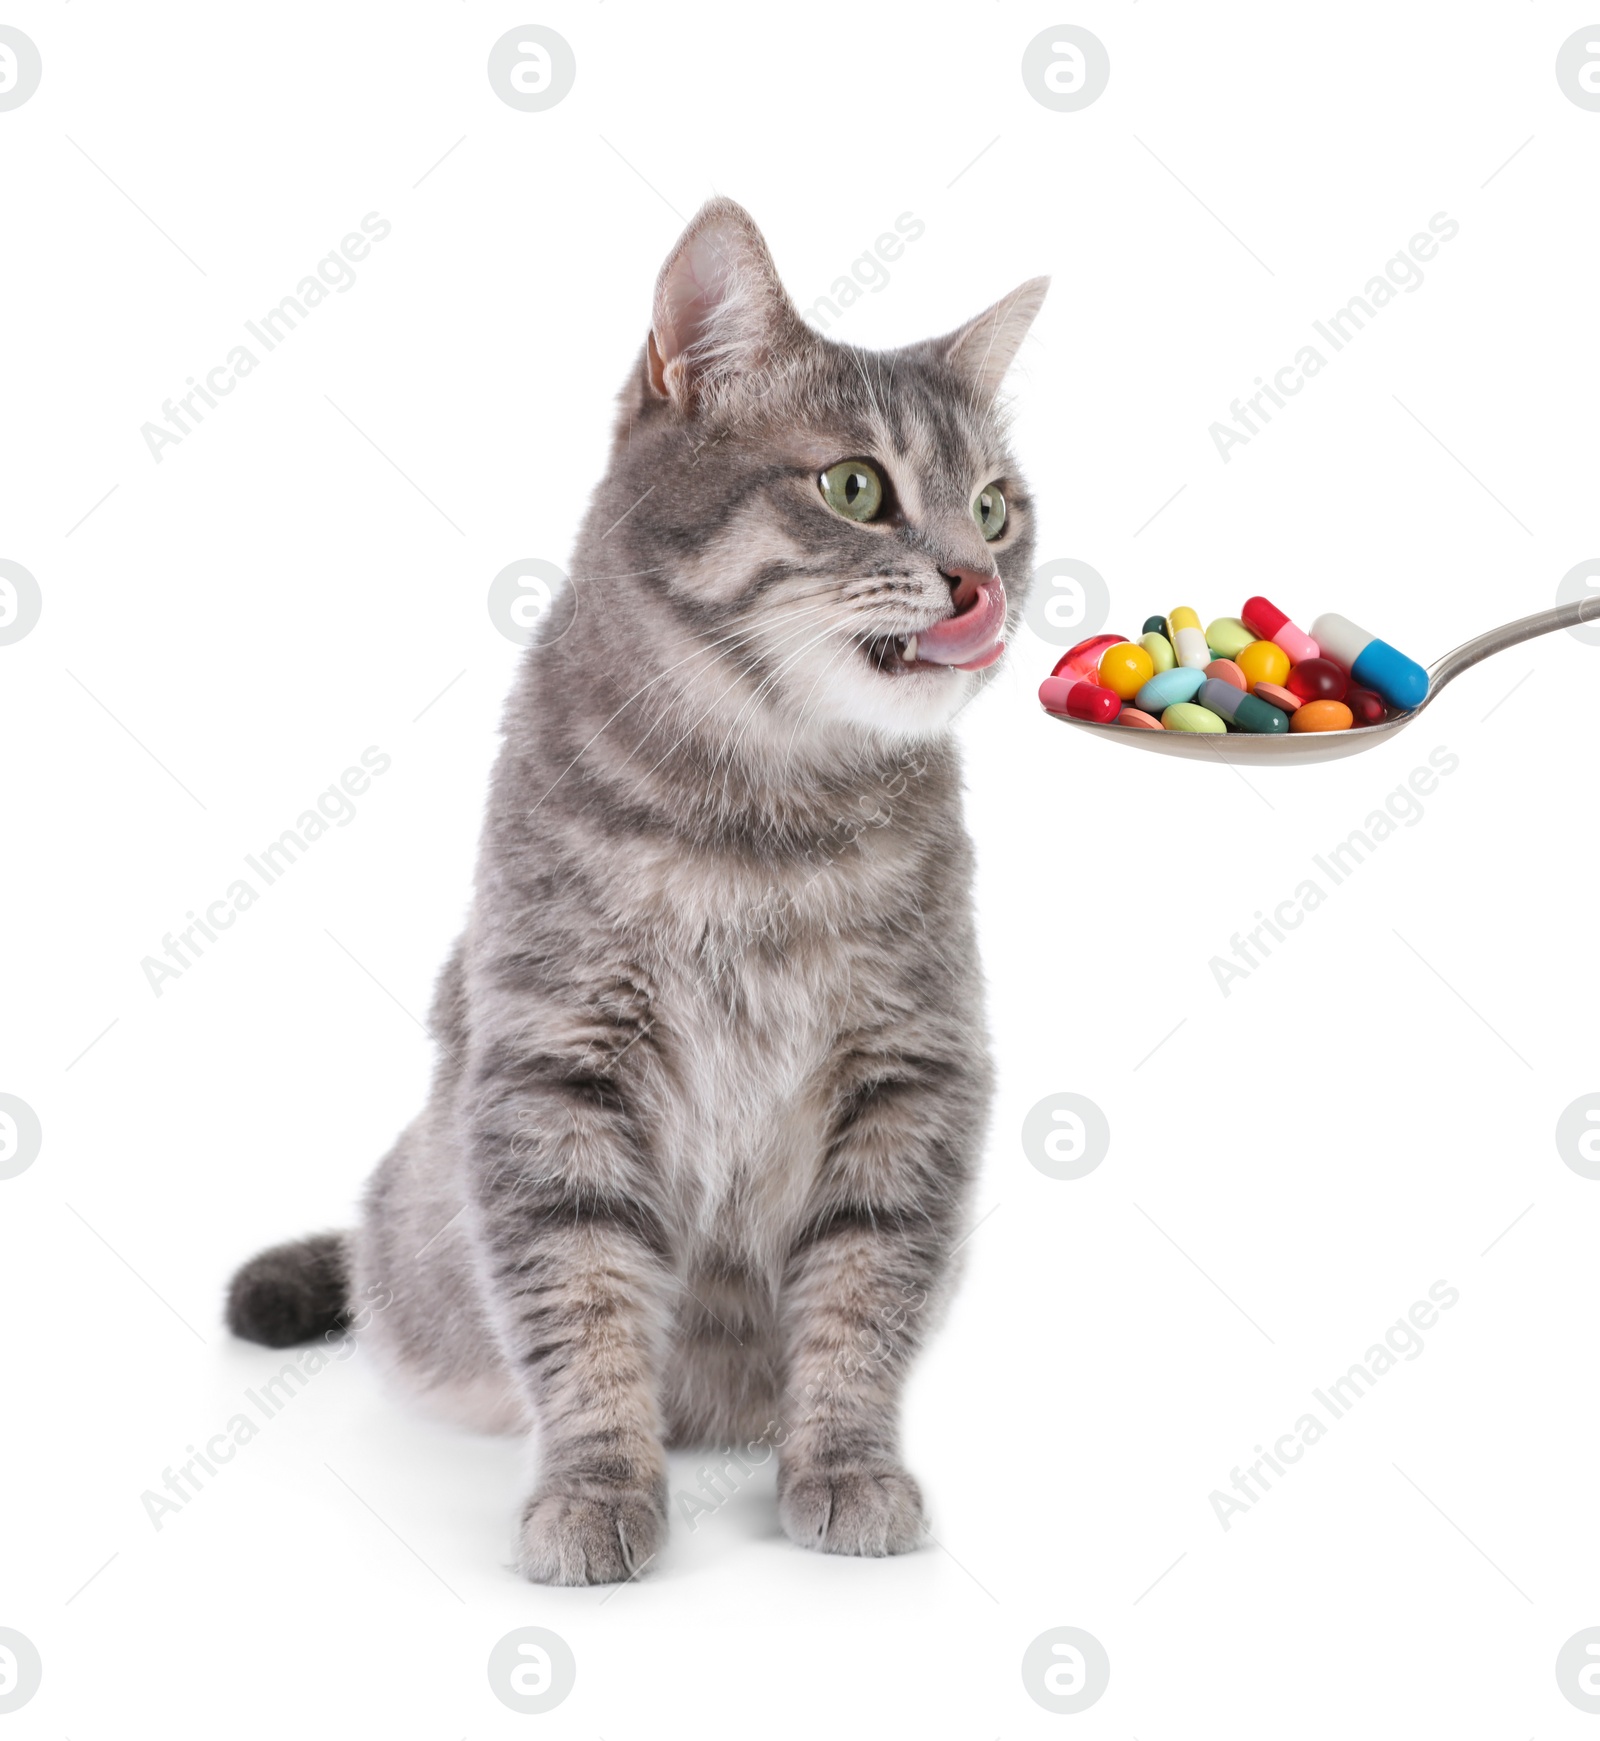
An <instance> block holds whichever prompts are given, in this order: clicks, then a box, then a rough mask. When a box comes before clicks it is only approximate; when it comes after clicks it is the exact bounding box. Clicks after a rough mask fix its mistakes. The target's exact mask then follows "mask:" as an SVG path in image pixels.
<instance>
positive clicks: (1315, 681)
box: [1286, 658, 1350, 701]
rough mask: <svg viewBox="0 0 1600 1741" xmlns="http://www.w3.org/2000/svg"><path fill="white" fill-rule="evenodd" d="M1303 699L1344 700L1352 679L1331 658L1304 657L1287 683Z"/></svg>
mask: <svg viewBox="0 0 1600 1741" xmlns="http://www.w3.org/2000/svg"><path fill="white" fill-rule="evenodd" d="M1286 687H1287V688H1288V690H1289V692H1290V693H1291V694H1292V695H1298V696H1299V697H1300V699H1301V700H1302V701H1343V700H1344V694H1345V691H1346V690H1347V689H1348V688H1349V687H1350V679H1349V678H1348V677H1347V676H1346V675H1345V674H1344V672H1343V671H1341V670H1340V669H1339V667H1338V666H1337V665H1335V664H1334V662H1333V661H1332V660H1331V659H1321V658H1318V659H1302V660H1301V661H1300V663H1299V664H1298V665H1296V666H1294V667H1293V669H1292V670H1291V671H1290V672H1289V681H1288V684H1287V685H1286Z"/></svg>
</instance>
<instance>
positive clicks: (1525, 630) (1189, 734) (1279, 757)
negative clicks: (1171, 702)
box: [1047, 593, 1600, 768]
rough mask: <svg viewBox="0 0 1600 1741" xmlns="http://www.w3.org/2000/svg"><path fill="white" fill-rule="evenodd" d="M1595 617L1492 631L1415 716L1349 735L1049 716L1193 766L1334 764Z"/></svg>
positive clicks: (1443, 675)
mask: <svg viewBox="0 0 1600 1741" xmlns="http://www.w3.org/2000/svg"><path fill="white" fill-rule="evenodd" d="M1597 618H1600V593H1597V594H1594V595H1592V596H1591V597H1589V598H1582V599H1577V600H1575V601H1574V602H1573V603H1571V604H1562V605H1553V606H1552V607H1551V608H1550V609H1549V610H1546V611H1535V612H1534V614H1533V615H1532V616H1531V617H1518V618H1517V620H1516V621H1515V622H1511V623H1503V624H1502V625H1501V626H1500V627H1499V628H1498V629H1490V630H1489V631H1488V632H1487V633H1486V634H1482V635H1479V636H1477V637H1476V638H1475V639H1473V640H1471V641H1465V642H1463V643H1462V644H1461V646H1459V647H1457V648H1456V649H1455V651H1454V652H1453V653H1446V654H1445V656H1444V657H1443V658H1442V659H1440V660H1438V661H1437V662H1436V663H1435V664H1433V665H1431V666H1430V667H1429V668H1428V693H1427V695H1426V696H1425V697H1424V698H1423V700H1422V701H1421V702H1420V703H1419V704H1418V705H1417V706H1416V707H1413V708H1412V709H1411V710H1410V712H1408V713H1397V714H1396V715H1395V716H1394V718H1393V719H1386V720H1384V721H1382V722H1381V723H1380V724H1378V725H1358V726H1352V727H1351V729H1350V730H1349V731H1289V732H1270V733H1269V732H1242V731H1230V732H1227V733H1226V734H1224V733H1221V732H1199V731H1151V730H1149V729H1148V727H1141V726H1132V725H1117V724H1116V723H1115V722H1113V723H1112V724H1110V725H1100V724H1098V723H1096V722H1095V721H1093V720H1087V719H1069V718H1068V717H1067V716H1066V715H1065V714H1060V713H1052V714H1049V715H1047V717H1048V718H1050V719H1055V720H1060V722H1061V723H1062V724H1063V725H1070V726H1073V727H1075V728H1076V729H1077V730H1078V731H1086V732H1092V733H1093V734H1094V735H1095V736H1096V737H1097V738H1102V739H1108V740H1110V741H1111V742H1113V743H1119V744H1127V745H1130V746H1131V747H1132V748H1134V749H1141V750H1153V751H1154V752H1155V754H1157V755H1158V756H1188V757H1190V758H1191V759H1192V760H1200V761H1204V760H1207V759H1210V760H1211V761H1217V762H1231V763H1233V764H1235V765H1238V764H1242V763H1252V764H1254V765H1255V766H1256V767H1265V766H1269V765H1270V766H1273V767H1280V768H1281V767H1288V766H1289V765H1290V764H1292V763H1296V762H1335V761H1338V760H1339V759H1340V758H1341V757H1343V756H1355V755H1359V754H1360V753H1361V752H1362V751H1363V750H1370V749H1375V748H1376V747H1377V746H1378V745H1379V744H1381V743H1385V742H1387V741H1388V739H1390V738H1392V737H1393V736H1394V735H1395V733H1396V732H1399V731H1403V730H1404V729H1405V728H1406V727H1407V726H1408V725H1410V723H1411V722H1412V720H1414V719H1415V718H1416V717H1417V716H1418V715H1419V714H1421V713H1423V712H1425V711H1426V710H1427V709H1428V707H1429V706H1431V705H1432V703H1433V701H1434V699H1435V698H1436V697H1437V696H1438V694H1439V691H1440V690H1441V689H1443V688H1444V687H1445V685H1446V684H1447V683H1450V682H1452V681H1453V680H1454V679H1455V678H1457V677H1459V676H1460V675H1461V673H1462V672H1463V671H1467V670H1470V669H1471V667H1472V666H1474V665H1476V664H1478V663H1479V662H1480V661H1481V660H1484V659H1487V658H1489V657H1490V656H1491V655H1492V654H1495V653H1503V652H1504V651H1505V650H1506V648H1507V647H1515V646H1518V645H1519V644H1520V643H1521V642H1523V641H1531V640H1533V639H1535V637H1537V636H1539V635H1549V634H1553V633H1554V632H1555V630H1557V629H1573V628H1576V627H1577V626H1578V625H1579V624H1580V623H1586V622H1591V621H1594V620H1595V619H1597Z"/></svg>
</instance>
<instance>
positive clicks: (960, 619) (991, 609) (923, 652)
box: [917, 575, 1006, 671]
mask: <svg viewBox="0 0 1600 1741" xmlns="http://www.w3.org/2000/svg"><path fill="white" fill-rule="evenodd" d="M1005 626H1006V589H1005V585H1004V583H1003V582H1002V581H1001V579H1000V577H999V575H995V576H994V577H993V578H992V579H988V580H980V581H978V582H977V596H976V597H975V598H974V599H973V600H972V602H971V603H970V604H968V605H967V606H966V607H965V609H963V610H962V611H961V613H960V614H959V615H958V616H953V617H946V618H945V619H944V621H943V622H939V623H935V624H934V625H933V627H932V628H931V629H923V630H922V631H921V633H920V634H919V635H918V636H917V663H918V664H919V665H956V666H959V667H960V668H961V669H962V670H963V671H981V670H982V669H983V667H984V666H985V665H992V664H993V663H994V662H995V660H996V659H998V658H999V657H1000V654H1001V652H1002V651H1003V648H1002V644H1001V640H1000V636H1001V634H1002V633H1003V632H1004V630H1005Z"/></svg>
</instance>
